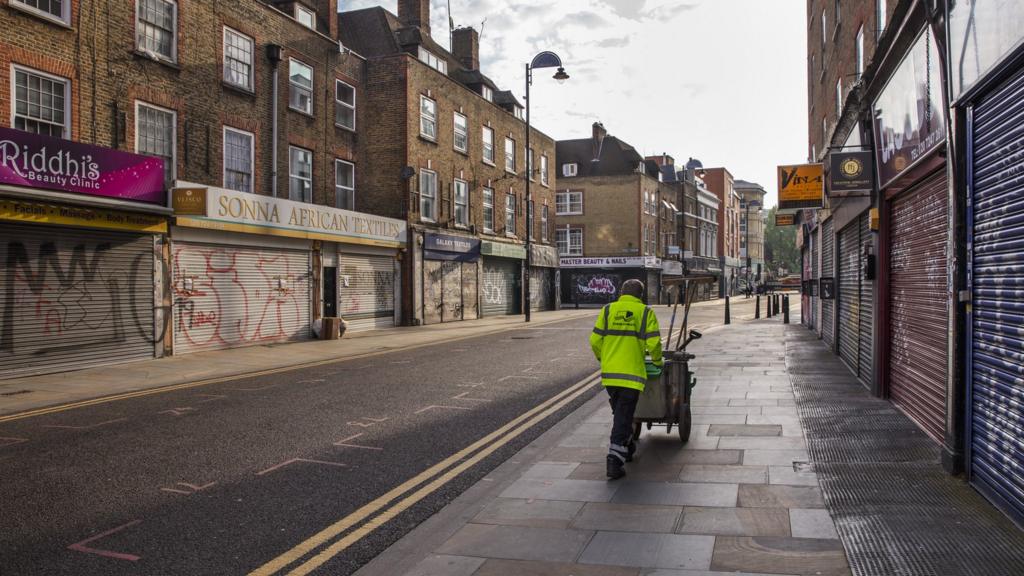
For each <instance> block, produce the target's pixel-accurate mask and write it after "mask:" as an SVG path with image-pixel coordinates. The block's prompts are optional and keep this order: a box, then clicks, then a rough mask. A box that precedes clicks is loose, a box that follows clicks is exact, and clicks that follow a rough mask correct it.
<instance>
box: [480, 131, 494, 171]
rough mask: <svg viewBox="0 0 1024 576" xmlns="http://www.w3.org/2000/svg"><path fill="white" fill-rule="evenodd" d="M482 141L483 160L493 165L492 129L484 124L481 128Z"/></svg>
mask: <svg viewBox="0 0 1024 576" xmlns="http://www.w3.org/2000/svg"><path fill="white" fill-rule="evenodd" d="M482 140H483V143H484V162H486V163H488V164H490V165H492V166H493V165H494V130H493V129H491V128H488V127H487V126H484V129H483V138H482Z"/></svg>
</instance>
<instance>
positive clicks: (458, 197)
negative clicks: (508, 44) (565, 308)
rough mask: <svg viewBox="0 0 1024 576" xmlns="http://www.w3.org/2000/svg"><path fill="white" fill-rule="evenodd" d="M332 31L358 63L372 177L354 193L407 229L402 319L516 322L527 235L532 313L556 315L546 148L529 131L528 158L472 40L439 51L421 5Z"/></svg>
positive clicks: (512, 109)
mask: <svg viewBox="0 0 1024 576" xmlns="http://www.w3.org/2000/svg"><path fill="white" fill-rule="evenodd" d="M338 21H339V23H340V25H339V28H340V30H341V40H342V43H343V44H344V45H345V46H347V47H349V48H351V49H352V50H354V51H356V52H358V53H359V54H361V55H362V56H364V57H365V58H366V81H365V88H364V91H363V94H362V100H361V106H362V108H363V110H364V112H365V113H366V114H367V115H368V117H369V118H370V119H371V120H370V121H369V122H368V124H367V129H366V141H365V149H366V153H367V154H368V155H369V157H371V158H372V162H373V169H372V170H366V171H361V172H360V173H359V174H358V175H357V177H356V184H357V187H358V188H359V189H360V190H363V191H365V194H364V198H366V200H367V202H372V205H371V206H369V209H370V210H371V211H373V212H374V213H378V214H384V215H388V216H391V217H394V218H401V219H403V220H406V221H407V222H408V223H409V225H410V227H411V228H412V230H413V233H412V235H411V236H410V248H409V252H410V253H409V256H410V257H409V258H407V260H406V262H405V270H406V283H405V288H406V292H405V294H406V300H405V301H404V309H405V310H406V311H407V318H409V319H411V320H413V321H414V322H424V323H437V322H449V321H454V320H462V319H469V318H477V317H479V316H481V315H495V314H518V313H520V312H521V311H522V291H523V281H522V279H523V271H522V268H523V266H524V263H525V258H526V250H525V245H524V244H525V240H526V238H527V235H528V234H529V235H530V236H531V237H532V242H533V252H534V253H533V254H532V260H533V262H534V269H533V270H531V271H530V281H531V290H530V294H531V299H532V302H531V305H532V306H533V308H534V309H550V308H553V307H554V306H555V305H556V301H557V292H556V289H555V286H556V283H557V264H558V262H557V257H556V252H555V250H554V238H553V234H552V225H553V223H554V194H553V191H552V185H553V184H554V166H553V165H554V157H555V145H554V141H553V140H552V139H551V138H549V137H547V136H545V135H544V134H543V133H541V132H539V131H536V130H533V131H532V133H531V146H532V149H531V150H529V151H527V150H526V149H525V141H526V139H525V133H526V125H525V122H524V117H523V113H522V111H523V107H522V104H521V103H519V102H518V101H517V100H516V99H515V97H514V96H513V95H512V93H511V92H509V91H502V90H500V89H499V87H498V86H496V85H495V83H494V82H493V81H492V80H491V79H489V78H488V77H487V76H486V75H484V74H483V73H482V72H481V70H480V57H479V35H478V33H477V32H476V31H475V30H473V29H472V28H461V29H459V30H456V31H455V32H454V34H453V50H452V52H449V51H448V50H445V49H444V48H442V47H441V46H440V45H439V44H438V43H437V42H435V41H434V39H433V38H432V37H431V35H430V7H429V1H428V0H400V1H399V3H398V14H397V15H395V14H392V13H390V12H388V11H387V10H384V9H383V8H380V7H375V8H368V9H364V10H356V11H351V12H343V13H341V14H340V15H339V18H338ZM527 177H529V178H530V179H531V180H532V186H531V189H532V199H533V206H527V204H526V198H525V182H526V180H525V179H526V178H527Z"/></svg>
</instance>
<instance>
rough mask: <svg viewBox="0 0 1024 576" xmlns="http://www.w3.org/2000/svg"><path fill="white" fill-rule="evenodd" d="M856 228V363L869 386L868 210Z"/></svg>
mask: <svg viewBox="0 0 1024 576" xmlns="http://www.w3.org/2000/svg"><path fill="white" fill-rule="evenodd" d="M857 222H858V225H857V227H858V229H859V230H860V259H859V266H858V270H857V272H858V277H859V280H860V297H859V298H858V314H857V317H858V322H857V335H858V337H859V342H858V345H857V364H858V376H859V377H860V381H861V382H862V383H863V384H864V385H865V386H867V387H868V388H870V387H871V382H872V381H873V380H874V377H873V376H874V373H875V371H874V366H873V353H872V352H873V350H874V333H875V332H874V318H875V315H874V311H875V309H874V304H873V302H872V298H873V297H874V284H873V282H872V281H871V280H869V279H868V278H867V272H868V270H867V268H866V267H865V262H866V261H867V258H866V256H865V254H866V253H868V251H869V250H870V248H871V245H872V239H871V216H870V214H869V213H868V212H864V213H863V214H861V215H860V217H859V218H858V219H857Z"/></svg>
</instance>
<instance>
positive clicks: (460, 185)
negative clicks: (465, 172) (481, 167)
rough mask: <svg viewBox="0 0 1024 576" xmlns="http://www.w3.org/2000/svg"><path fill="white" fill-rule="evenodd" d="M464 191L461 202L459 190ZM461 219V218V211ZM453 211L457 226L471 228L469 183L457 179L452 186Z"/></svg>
mask: <svg viewBox="0 0 1024 576" xmlns="http://www.w3.org/2000/svg"><path fill="white" fill-rule="evenodd" d="M460 189H461V190H462V193H461V197H462V198H461V200H460V198H459V196H460V193H459V190H460ZM460 208H461V209H462V211H461V217H460V211H459V209H460ZM452 210H453V216H454V219H455V225H456V226H458V227H460V228H469V182H466V181H465V180H461V179H459V178H456V179H455V180H454V182H453V184H452Z"/></svg>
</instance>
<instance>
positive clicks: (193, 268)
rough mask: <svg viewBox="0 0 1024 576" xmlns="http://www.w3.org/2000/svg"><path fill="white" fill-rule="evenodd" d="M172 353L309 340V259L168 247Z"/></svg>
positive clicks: (288, 253) (267, 251) (271, 252)
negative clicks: (171, 257) (170, 257)
mask: <svg viewBox="0 0 1024 576" xmlns="http://www.w3.org/2000/svg"><path fill="white" fill-rule="evenodd" d="M173 253H174V264H173V271H174V276H173V278H174V353H175V354H185V353H189V352H199V351H203V350H220V349H225V348H236V347H241V346H255V345H260V344H274V343H280V342H292V341H297V340H305V339H308V338H310V337H311V336H312V330H311V328H310V323H311V321H312V318H311V314H310V312H311V308H312V306H311V304H312V300H311V290H310V282H309V279H310V276H311V274H310V254H309V252H304V251H299V250H282V249H276V248H275V249H271V248H263V249H260V248H250V247H242V246H229V245H215V244H196V243H191V242H175V243H174V250H173Z"/></svg>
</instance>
